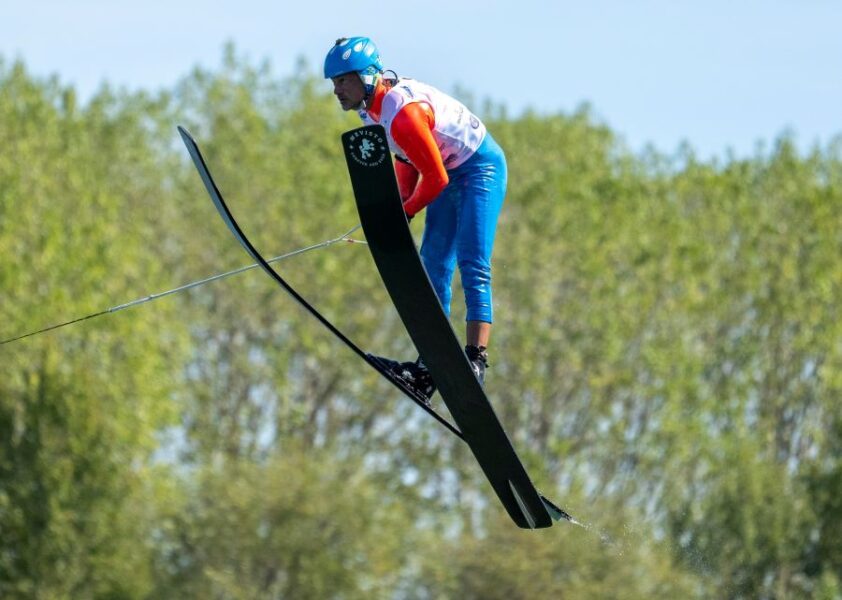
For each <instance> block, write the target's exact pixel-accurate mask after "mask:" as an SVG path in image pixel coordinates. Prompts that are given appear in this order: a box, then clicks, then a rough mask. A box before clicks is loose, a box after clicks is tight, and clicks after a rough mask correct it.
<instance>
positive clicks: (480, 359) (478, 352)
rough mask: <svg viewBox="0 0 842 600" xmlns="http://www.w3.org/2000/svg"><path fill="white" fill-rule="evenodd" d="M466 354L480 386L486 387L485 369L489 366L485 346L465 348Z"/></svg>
mask: <svg viewBox="0 0 842 600" xmlns="http://www.w3.org/2000/svg"><path fill="white" fill-rule="evenodd" d="M465 354H466V355H467V357H468V361H469V362H470V363H471V368H472V369H473V370H474V375H476V376H477V379H478V380H479V382H480V385H485V368H486V367H487V366H488V352H487V351H486V348H485V346H479V347H477V346H465Z"/></svg>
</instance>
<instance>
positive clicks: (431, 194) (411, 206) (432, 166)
mask: <svg viewBox="0 0 842 600" xmlns="http://www.w3.org/2000/svg"><path fill="white" fill-rule="evenodd" d="M434 126H435V117H434V115H433V111H432V109H431V108H430V107H429V106H428V105H427V104H426V103H421V102H412V103H410V104H407V105H406V106H404V107H403V108H402V109H401V110H400V111H399V112H398V114H397V115H395V118H394V120H393V121H392V130H391V132H392V139H393V140H395V143H396V144H397V145H398V146H400V149H401V150H403V152H404V154H406V157H407V158H408V159H409V160H410V161H412V165H413V166H414V167H415V169H417V170H418V172H419V173H420V178H419V180H418V182H417V184H416V185H415V189H414V190H413V191H412V194H411V195H410V196H409V198H407V199H406V200H405V201H404V203H403V208H404V210H405V211H406V214H407V215H409V216H410V217H412V216H414V215H415V214H417V213H418V212H419V211H421V210H422V209H423V208H424V207H425V206H427V205H428V204H429V203H430V202H432V201H433V200H435V199H436V198H437V197H438V195H439V194H440V193H441V191H442V190H443V189H444V188H445V186H446V185H447V184H448V182H449V181H450V180H449V179H448V177H447V171H446V170H445V168H444V162H442V159H441V152H439V148H438V146H437V145H436V140H435V139H434V138H433V127H434ZM401 192H403V190H402V191H401ZM403 197H404V195H403V193H401V198H403Z"/></svg>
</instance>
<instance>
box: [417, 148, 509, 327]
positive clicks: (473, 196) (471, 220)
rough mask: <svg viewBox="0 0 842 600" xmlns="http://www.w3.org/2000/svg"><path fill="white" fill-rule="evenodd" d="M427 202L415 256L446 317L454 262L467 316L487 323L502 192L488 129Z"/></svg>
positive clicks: (501, 169) (498, 158)
mask: <svg viewBox="0 0 842 600" xmlns="http://www.w3.org/2000/svg"><path fill="white" fill-rule="evenodd" d="M447 175H448V177H449V179H450V183H448V184H447V187H445V188H444V190H443V191H442V193H441V194H439V196H438V198H436V199H435V200H434V201H433V202H432V203H431V204H429V205H428V206H427V220H426V223H425V226H424V236H423V238H422V240H421V260H422V261H423V262H424V267H425V268H426V269H427V274H428V275H429V276H430V280H431V281H432V283H433V287H434V288H435V290H436V294H437V295H438V297H439V300H440V301H441V304H442V307H444V311H445V313H446V314H447V315H448V316H450V300H451V296H452V294H451V289H450V285H451V281H452V280H453V270H454V268H455V267H456V265H457V264H458V265H459V273H460V274H461V276H462V288H463V289H464V290H465V305H466V306H467V309H468V315H467V320H468V321H485V322H486V323H491V322H492V320H493V319H492V317H493V309H492V306H491V251H492V249H493V247H494V234H495V231H496V229H497V217H498V216H499V214H500V209H501V208H502V206H503V199H504V198H505V196H506V178H507V171H506V157H505V155H504V154H503V150H502V149H501V148H500V146H498V145H497V142H495V141H494V139H493V138H492V137H491V134H490V133H487V134H486V135H485V140H483V142H482V144H481V145H480V147H479V148H478V149H477V151H476V152H475V153H474V155H473V156H471V158H469V159H468V160H467V161H466V162H465V163H463V164H462V165H460V166H458V167H457V168H455V169H453V170H452V171H448V172H447Z"/></svg>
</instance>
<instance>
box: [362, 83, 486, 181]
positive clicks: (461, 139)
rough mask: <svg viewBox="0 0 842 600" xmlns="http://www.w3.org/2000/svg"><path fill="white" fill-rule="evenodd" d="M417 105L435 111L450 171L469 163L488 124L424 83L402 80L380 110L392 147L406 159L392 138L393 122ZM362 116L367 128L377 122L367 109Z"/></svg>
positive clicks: (436, 130)
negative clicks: (403, 110) (402, 110)
mask: <svg viewBox="0 0 842 600" xmlns="http://www.w3.org/2000/svg"><path fill="white" fill-rule="evenodd" d="M413 102H426V103H427V104H428V105H429V106H430V108H431V109H432V110H433V114H434V115H435V126H434V128H433V138H434V139H435V140H436V145H437V146H438V147H439V152H441V158H442V162H444V168H445V169H447V170H448V171H450V170H451V169H455V168H456V167H458V166H459V165H461V164H462V163H464V162H465V161H466V160H468V159H469V158H470V157H471V156H472V155H473V154H474V152H476V150H477V148H479V147H480V144H482V141H483V140H484V139H485V125H484V124H483V123H482V121H480V120H479V119H478V118H477V117H476V116H475V115H474V114H473V113H472V112H471V111H469V110H468V109H467V108H466V107H465V105H464V104H462V103H461V102H459V101H458V100H456V99H455V98H451V97H450V96H448V95H447V94H445V93H443V92H440V91H439V90H437V89H436V88H434V87H432V86H430V85H427V84H425V83H421V82H420V81H415V80H414V79H400V80H398V82H397V83H396V84H395V85H394V86H393V87H392V88H389V89H387V91H386V94H385V96H384V97H383V105H382V107H381V109H380V124H381V125H383V127H384V128H385V129H386V137H387V138H388V140H389V148H390V149H391V150H392V152H394V153H395V154H397V155H398V156H399V157H400V158H402V159H406V154H404V151H403V150H401V148H400V147H399V146H398V145H397V144H396V143H395V140H393V139H392V121H393V120H394V118H395V115H397V114H398V112H399V111H400V110H401V109H402V108H403V107H404V106H406V105H407V104H411V103H413ZM359 114H360V118H361V119H362V120H363V123H365V124H366V125H374V124H375V123H377V121H375V120H374V119H372V118H371V116H369V114H368V113H367V112H366V111H365V110H361V111H360V112H359Z"/></svg>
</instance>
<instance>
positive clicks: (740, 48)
mask: <svg viewBox="0 0 842 600" xmlns="http://www.w3.org/2000/svg"><path fill="white" fill-rule="evenodd" d="M378 7H384V8H378ZM341 35H369V36H371V37H373V38H374V39H375V40H376V42H377V43H378V45H379V46H380V50H381V53H382V55H383V57H384V61H385V63H386V66H387V67H391V68H393V69H395V70H396V71H397V72H398V73H400V74H402V75H407V76H412V77H415V78H416V79H421V80H423V81H426V82H428V83H431V84H434V85H436V86H438V87H440V88H441V89H443V90H445V91H453V90H454V89H455V87H456V86H457V85H458V86H460V87H462V88H467V89H469V90H471V92H472V94H473V96H474V97H475V98H479V99H485V98H489V99H491V100H493V101H495V102H498V103H502V104H504V105H506V106H507V107H508V108H509V110H510V112H511V113H513V114H518V113H519V112H520V111H522V110H523V109H525V108H526V107H532V108H534V109H537V110H539V111H541V112H557V111H563V112H569V111H572V110H574V109H575V108H576V107H577V106H578V105H579V104H581V103H582V102H589V103H590V104H591V105H592V107H593V109H594V112H595V114H596V115H597V116H598V118H599V119H600V120H602V121H603V122H605V123H607V124H608V125H610V126H611V127H612V128H613V129H614V130H615V131H616V132H618V133H619V134H620V135H621V136H622V137H623V138H624V139H625V141H626V142H627V144H628V145H629V146H631V147H632V148H633V149H635V150H639V149H640V148H642V147H643V146H644V145H645V144H646V143H653V144H654V145H655V146H656V147H657V148H658V149H659V150H661V151H663V152H672V151H674V150H675V149H676V147H677V146H678V144H679V143H680V142H681V141H682V140H687V141H688V142H689V143H690V144H691V145H692V146H694V147H695V148H696V149H697V150H698V152H699V154H700V155H701V156H703V157H709V156H712V155H720V156H721V155H723V154H724V153H725V151H726V149H728V148H730V149H732V150H733V151H735V152H736V153H737V154H738V155H750V154H752V153H753V152H754V150H755V148H756V144H757V142H758V141H759V140H765V141H766V143H767V145H768V143H770V142H771V141H773V140H774V138H775V137H776V136H777V135H779V134H780V133H781V132H782V131H784V130H785V129H788V130H790V131H792V132H794V134H795V136H796V140H797V141H798V143H799V146H800V147H801V148H803V149H806V148H809V147H810V146H811V145H812V144H813V143H814V142H817V141H818V142H820V143H823V144H824V143H827V142H828V141H829V140H830V139H831V138H832V136H834V135H837V134H842V2H837V1H829V0H821V1H820V0H804V1H801V2H796V1H775V0H766V1H756V0H731V1H721V0H706V1H704V2H700V1H697V2H683V1H681V0H673V1H665V0H641V1H634V0H627V1H625V2H622V1H616V0H592V1H588V2H586V1H580V2H556V3H552V2H550V1H548V0H518V1H517V2H494V1H492V0H489V1H474V0H470V1H459V0H451V1H450V2H444V1H440V0H429V1H427V2H422V1H420V0H414V1H413V2H391V3H386V2H382V3H374V2H366V3H351V2H337V1H335V0H326V1H322V0H319V1H313V2H298V3H295V4H290V3H288V2H281V1H280V0H275V1H273V2H269V1H253V0H241V1H239V2H230V1H225V2H211V1H206V2H197V1H196V0H169V1H167V2H165V1H163V0H145V1H142V2H136V1H135V2H125V1H122V0H111V1H104V0H73V1H66V0H63V1H57V0H26V1H24V0H2V3H1V4H0V56H2V57H4V58H5V59H6V61H7V62H8V61H9V60H11V59H14V58H21V59H23V61H24V62H25V63H26V65H27V66H28V67H29V69H30V71H31V72H33V73H35V74H37V75H44V76H46V75H50V74H57V75H58V76H59V77H60V78H61V80H62V81H63V82H65V83H67V84H73V85H74V86H75V87H76V88H77V89H78V90H79V91H80V93H81V95H82V97H83V98H87V97H89V96H90V95H91V94H92V93H93V92H94V91H95V90H96V88H97V87H98V85H99V84H100V82H102V81H103V80H108V81H109V82H111V83H112V84H115V85H118V86H126V87H128V88H130V89H138V88H145V89H150V90H154V89H158V88H161V87H168V86H170V85H172V84H173V83H174V82H175V81H177V80H178V79H179V78H180V77H181V76H183V75H185V74H187V73H188V71H189V70H190V69H191V68H192V67H193V66H195V65H197V64H198V65H202V66H204V67H209V68H214V67H216V66H218V65H219V63H220V59H221V55H222V47H223V45H224V44H225V43H226V42H227V41H233V42H234V44H235V47H236V48H237V50H238V52H239V53H240V54H241V55H244V56H246V57H247V58H248V59H250V60H251V61H253V62H258V61H261V60H263V59H269V60H270V61H271V63H272V65H273V67H274V70H275V72H276V73H277V74H278V75H287V74H289V73H290V72H291V71H292V69H293V65H294V64H295V62H296V60H297V59H298V58H299V57H302V56H303V57H304V58H306V59H307V60H308V61H309V63H310V64H311V65H312V66H313V67H314V68H315V67H316V66H317V65H320V64H321V61H322V59H323V56H324V53H325V52H326V51H327V49H328V48H329V47H330V45H331V44H332V42H333V40H334V39H335V38H336V37H339V36H341ZM325 85H326V88H325V89H328V86H327V84H325Z"/></svg>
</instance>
